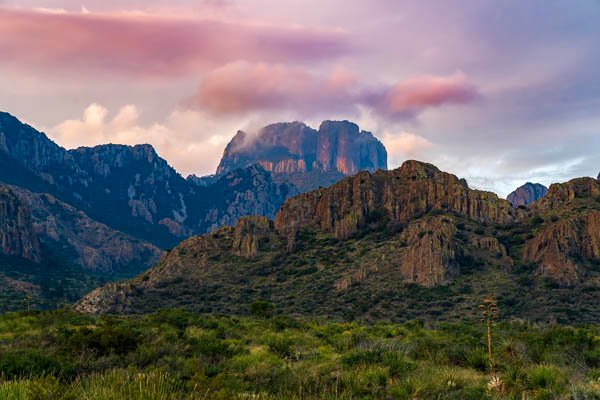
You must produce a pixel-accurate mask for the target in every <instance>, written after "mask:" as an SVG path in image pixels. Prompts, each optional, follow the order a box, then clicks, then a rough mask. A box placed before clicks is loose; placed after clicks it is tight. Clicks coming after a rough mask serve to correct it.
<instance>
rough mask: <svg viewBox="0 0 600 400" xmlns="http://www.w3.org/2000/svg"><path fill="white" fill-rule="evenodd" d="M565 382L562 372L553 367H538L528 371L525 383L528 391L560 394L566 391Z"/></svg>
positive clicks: (543, 365)
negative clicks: (540, 390)
mask: <svg viewBox="0 0 600 400" xmlns="http://www.w3.org/2000/svg"><path fill="white" fill-rule="evenodd" d="M565 382H566V379H565V377H564V375H563V374H562V372H561V371H560V370H559V369H558V368H557V367H555V366H552V365H545V364H541V365H536V366H533V367H531V368H530V369H528V370H527V371H526V376H525V383H526V387H527V388H528V389H532V390H539V389H542V390H548V391H551V392H552V393H560V392H561V391H563V390H564V384H565Z"/></svg>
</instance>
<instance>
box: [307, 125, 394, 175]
mask: <svg viewBox="0 0 600 400" xmlns="http://www.w3.org/2000/svg"><path fill="white" fill-rule="evenodd" d="M317 163H318V165H319V166H320V168H321V169H323V170H324V171H329V170H336V171H338V172H341V173H342V174H344V175H354V174H356V173H358V172H359V171H371V172H374V171H377V170H379V169H383V170H385V169H387V152H386V150H385V147H384V146H383V145H382V144H381V143H380V142H379V141H378V140H377V139H376V138H375V137H374V136H373V134H372V133H371V132H366V131H360V130H359V128H358V125H356V124H354V123H352V122H348V121H324V122H323V123H322V124H321V126H320V127H319V136H318V141H317Z"/></svg>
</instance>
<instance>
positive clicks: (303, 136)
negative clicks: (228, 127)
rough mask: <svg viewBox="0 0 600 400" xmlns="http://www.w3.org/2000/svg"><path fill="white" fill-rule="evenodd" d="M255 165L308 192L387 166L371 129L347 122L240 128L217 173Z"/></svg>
mask: <svg viewBox="0 0 600 400" xmlns="http://www.w3.org/2000/svg"><path fill="white" fill-rule="evenodd" d="M252 164H259V165H260V166H262V167H263V168H264V169H265V170H266V171H269V172H271V173H273V174H274V176H275V179H276V180H277V179H284V180H286V181H289V182H294V183H295V184H296V186H298V188H299V189H300V190H301V191H306V190H310V189H314V188H316V187H318V186H319V185H329V184H331V183H333V182H335V181H336V180H339V179H340V178H341V177H343V176H347V175H353V174H356V173H357V172H359V171H362V170H367V171H372V172H373V171H376V170H378V169H386V168H387V153H386V151H385V148H384V147H383V145H382V144H381V143H380V142H379V141H378V140H377V139H376V138H375V137H374V136H373V135H372V134H371V133H370V132H365V131H360V130H359V128H358V126H357V125H356V124H354V123H351V122H348V121H325V122H323V123H322V124H321V126H320V128H319V130H318V131H316V130H314V129H312V128H310V127H308V126H306V125H305V124H303V123H301V122H291V123H278V124H272V125H268V126H266V127H264V128H262V129H261V130H260V131H259V132H258V133H257V134H256V135H252V134H248V133H246V132H243V131H238V133H237V134H236V136H235V137H234V138H233V139H232V140H231V142H230V143H229V144H228V145H227V147H226V149H225V152H224V154H223V158H222V159H221V162H220V164H219V167H218V168H217V175H221V174H225V173H227V172H230V171H233V170H235V169H237V168H245V167H248V166H250V165H252ZM305 174H308V175H305Z"/></svg>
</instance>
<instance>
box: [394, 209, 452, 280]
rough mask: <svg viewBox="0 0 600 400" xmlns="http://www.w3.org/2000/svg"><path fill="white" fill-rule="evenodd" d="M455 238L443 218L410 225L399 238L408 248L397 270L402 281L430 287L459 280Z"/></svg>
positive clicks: (450, 226) (449, 221) (450, 224)
mask: <svg viewBox="0 0 600 400" xmlns="http://www.w3.org/2000/svg"><path fill="white" fill-rule="evenodd" d="M455 234H456V226H455V225H454V224H453V223H452V220H451V219H449V218H446V217H441V216H435V217H429V218H425V219H423V220H419V221H415V222H413V223H411V224H409V226H408V229H407V230H406V231H404V233H403V234H402V238H403V240H404V241H405V242H406V245H407V250H406V254H405V255H404V257H403V258H402V263H401V266H400V272H401V274H402V277H403V278H404V280H405V281H407V282H414V283H418V284H420V285H422V286H428V287H433V286H438V285H442V284H445V283H448V282H449V281H450V280H451V279H452V278H455V277H456V276H458V275H459V273H460V266H459V265H458V262H457V253H460V252H461V248H460V246H459V245H458V243H457V242H456V241H455V239H454V235H455Z"/></svg>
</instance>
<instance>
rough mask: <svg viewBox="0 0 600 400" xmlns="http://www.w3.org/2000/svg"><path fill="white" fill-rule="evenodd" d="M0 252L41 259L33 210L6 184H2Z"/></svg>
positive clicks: (0, 194)
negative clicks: (32, 216) (32, 214)
mask: <svg viewBox="0 0 600 400" xmlns="http://www.w3.org/2000/svg"><path fill="white" fill-rule="evenodd" d="M0 252H2V253H3V254H6V255H10V256H15V257H21V258H25V259H28V260H31V261H33V262H39V261H40V260H41V251H40V244H39V241H38V238H37V235H36V234H35V229H34V226H33V221H32V219H31V211H30V209H29V207H27V205H26V204H25V203H24V202H22V201H21V200H20V199H19V198H18V197H17V196H16V195H15V193H14V192H13V191H12V190H11V189H10V188H9V187H8V186H6V185H2V184H0Z"/></svg>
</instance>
